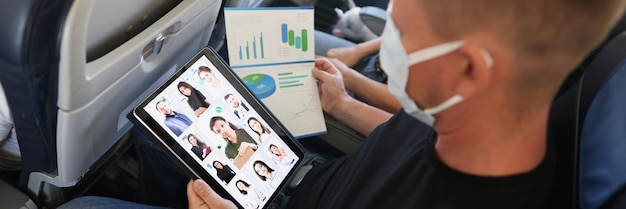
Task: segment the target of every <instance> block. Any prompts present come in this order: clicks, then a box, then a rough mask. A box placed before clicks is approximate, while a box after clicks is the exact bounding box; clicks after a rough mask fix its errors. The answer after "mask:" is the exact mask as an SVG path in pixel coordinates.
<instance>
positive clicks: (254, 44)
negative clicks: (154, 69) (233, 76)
mask: <svg viewBox="0 0 626 209" xmlns="http://www.w3.org/2000/svg"><path fill="white" fill-rule="evenodd" d="M257 45H258V47H257ZM245 47H246V49H245V50H246V51H245V54H246V56H245V58H246V59H248V60H249V59H250V57H252V58H253V59H259V54H260V55H261V59H265V51H264V48H263V33H259V41H257V36H253V37H252V48H251V47H250V41H246V46H245ZM250 50H252V56H250V53H251V52H250ZM243 54H244V51H243V45H239V60H243V59H244V56H243Z"/></svg>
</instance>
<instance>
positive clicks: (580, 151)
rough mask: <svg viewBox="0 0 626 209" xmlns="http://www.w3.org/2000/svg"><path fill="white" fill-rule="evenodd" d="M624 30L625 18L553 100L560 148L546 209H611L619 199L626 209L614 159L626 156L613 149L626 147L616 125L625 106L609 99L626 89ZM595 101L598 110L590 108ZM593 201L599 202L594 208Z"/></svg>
mask: <svg viewBox="0 0 626 209" xmlns="http://www.w3.org/2000/svg"><path fill="white" fill-rule="evenodd" d="M624 31H626V16H625V17H623V18H622V20H621V21H620V22H619V23H618V24H617V25H616V27H615V28H614V29H613V31H612V32H611V33H610V34H609V35H608V37H607V40H606V41H605V42H604V43H603V44H601V45H600V47H598V48H597V49H596V50H595V51H594V52H592V53H591V54H590V55H589V56H588V58H587V59H586V60H584V61H583V62H582V63H581V65H580V66H579V68H577V69H576V70H574V72H573V73H572V74H570V76H569V77H568V78H567V79H566V81H565V82H564V84H563V86H562V88H561V89H560V91H559V93H558V94H557V97H556V99H555V100H554V103H553V105H552V108H551V111H550V121H549V128H550V130H551V133H552V136H553V138H554V139H555V141H554V142H555V145H556V146H555V147H556V148H557V149H556V161H557V168H556V174H555V179H554V186H553V190H552V191H551V193H550V195H551V196H550V197H549V199H548V202H547V204H546V207H545V208H601V207H600V206H601V204H605V205H606V206H604V208H610V207H609V206H608V205H609V204H619V203H620V201H621V204H622V205H620V206H619V207H617V208H625V207H626V205H623V203H624V202H626V201H624V196H625V195H626V194H625V193H624V192H626V189H625V187H624V186H623V185H624V184H626V179H621V178H619V177H618V176H621V177H626V173H624V172H623V170H624V169H626V167H625V166H621V165H622V164H619V163H618V162H617V161H616V159H624V157H626V155H621V156H620V155H617V154H616V153H615V152H614V151H613V150H620V151H621V150H623V149H625V148H626V141H624V140H622V139H624V138H626V136H625V133H626V132H623V130H619V129H620V128H616V127H615V126H614V125H615V124H620V123H622V124H623V122H624V121H620V120H619V119H618V118H619V117H621V118H622V119H623V118H624V117H625V116H626V115H625V114H622V113H620V111H623V110H618V109H619V106H616V104H618V103H619V102H623V101H619V100H620V99H619V96H618V94H614V95H613V96H606V95H610V94H612V93H616V92H615V91H616V90H615V89H619V88H621V89H623V88H625V87H619V86H618V85H617V84H618V83H619V81H616V80H619V79H620V78H619V74H618V72H620V71H625V70H622V68H623V67H621V66H620V63H622V62H623V61H624V60H625V58H626V53H624V52H623V49H624V47H626V45H624V44H626V37H625V34H622V32H624ZM611 72H613V74H611ZM621 79H622V80H623V79H624V78H621ZM600 88H602V90H601V92H599V89H600ZM617 91H619V90H617ZM592 101H593V104H594V105H595V106H596V107H590V104H591V103H592ZM611 108H612V109H611ZM610 111H612V113H611V112H610ZM600 124H602V126H600ZM609 124H610V125H611V126H608V125H609ZM608 129H611V130H610V131H609V130H608ZM620 148H621V149H620ZM620 157H621V158H620ZM600 173H601V175H600ZM594 175H595V176H594ZM602 175H604V176H602ZM609 177H611V178H609ZM604 178H609V179H604ZM613 181H614V182H613ZM594 182H595V183H594ZM609 182H610V183H609ZM603 183H604V184H603ZM609 185H611V186H609ZM597 192H600V194H597ZM620 198H621V199H620ZM590 202H595V206H592V205H590V204H589V203H590ZM610 202H614V203H610Z"/></svg>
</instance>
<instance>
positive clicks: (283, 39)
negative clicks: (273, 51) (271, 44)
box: [280, 23, 289, 43]
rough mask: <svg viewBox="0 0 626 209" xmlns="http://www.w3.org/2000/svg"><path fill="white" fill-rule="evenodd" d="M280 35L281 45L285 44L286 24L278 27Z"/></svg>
mask: <svg viewBox="0 0 626 209" xmlns="http://www.w3.org/2000/svg"><path fill="white" fill-rule="evenodd" d="M280 34H281V35H282V41H283V43H287V41H289V40H288V39H287V24H285V23H283V24H281V25H280Z"/></svg>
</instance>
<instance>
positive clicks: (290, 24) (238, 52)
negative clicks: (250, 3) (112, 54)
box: [224, 8, 315, 66]
mask: <svg viewBox="0 0 626 209" xmlns="http://www.w3.org/2000/svg"><path fill="white" fill-rule="evenodd" d="M250 10H251V9H237V8H227V9H226V10H225V13H224V16H225V19H224V21H225V24H226V39H227V42H228V49H229V50H228V57H229V63H230V65H231V66H248V65H260V64H275V63H289V62H299V61H303V60H312V59H313V58H314V57H315V50H314V46H313V36H312V35H313V30H314V28H313V17H312V14H313V9H282V10H281V9H258V8H257V9H256V10H254V13H251V12H250ZM277 10H278V11H280V12H276V11H277ZM309 16H310V17H309Z"/></svg>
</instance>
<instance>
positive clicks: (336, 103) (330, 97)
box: [312, 57, 352, 115]
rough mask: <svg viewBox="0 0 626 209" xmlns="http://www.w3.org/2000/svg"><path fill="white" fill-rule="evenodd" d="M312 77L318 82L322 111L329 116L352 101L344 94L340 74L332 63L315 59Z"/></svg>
mask: <svg viewBox="0 0 626 209" xmlns="http://www.w3.org/2000/svg"><path fill="white" fill-rule="evenodd" d="M315 67H316V68H314V69H313V72H312V73H313V76H314V77H315V78H316V79H317V80H318V82H317V85H318V89H319V94H320V100H321V103H322V109H324V111H325V112H327V113H328V114H330V115H334V112H335V111H342V110H340V108H341V106H342V105H343V104H345V103H346V102H347V101H349V100H350V99H352V97H350V96H349V95H348V93H346V89H345V87H344V83H343V77H342V75H341V72H339V70H337V68H336V67H335V65H333V63H332V62H331V61H330V60H328V59H326V58H321V57H318V58H316V59H315Z"/></svg>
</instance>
